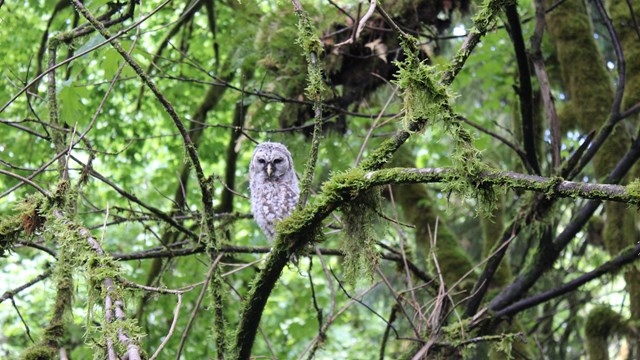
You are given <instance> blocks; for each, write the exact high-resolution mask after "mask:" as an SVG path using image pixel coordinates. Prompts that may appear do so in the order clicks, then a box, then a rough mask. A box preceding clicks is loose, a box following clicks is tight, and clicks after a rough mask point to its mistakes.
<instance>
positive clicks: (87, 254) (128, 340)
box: [48, 209, 141, 359]
mask: <svg viewBox="0 0 640 360" xmlns="http://www.w3.org/2000/svg"><path fill="white" fill-rule="evenodd" d="M49 221H50V226H49V227H48V229H50V231H52V232H54V234H53V235H54V236H56V237H58V238H59V239H58V240H59V241H60V243H61V250H60V252H61V253H62V252H63V251H68V252H69V253H70V254H73V256H72V257H70V258H69V259H68V262H67V263H65V264H64V265H65V268H66V269H68V271H73V270H74V266H81V265H82V266H85V267H86V271H85V273H86V274H87V277H88V281H89V282H90V284H93V285H96V286H90V288H96V287H97V288H98V289H100V291H101V292H100V294H99V295H101V296H104V311H105V321H106V323H105V324H104V333H105V336H106V337H107V344H109V339H111V338H114V337H115V338H117V339H118V340H119V342H120V345H121V346H120V347H122V348H124V349H126V353H127V355H128V357H129V358H130V359H141V356H140V353H141V351H140V347H139V345H138V344H137V341H138V340H139V335H137V334H136V333H137V331H138V329H137V327H136V326H135V325H134V324H132V323H131V321H129V320H126V316H125V306H124V301H123V296H122V293H121V290H120V288H119V286H118V285H116V283H115V282H114V280H113V279H114V278H116V277H117V276H118V272H119V270H118V267H117V265H116V263H115V261H114V260H113V258H111V257H110V256H108V255H106V254H105V252H104V250H103V249H102V245H101V244H100V242H99V241H98V240H97V239H95V238H94V237H93V236H92V235H91V232H90V231H89V230H88V229H86V228H84V227H82V226H79V225H77V224H75V223H73V222H72V221H70V220H68V219H67V218H66V217H65V216H64V215H63V213H62V212H61V211H60V210H57V209H53V210H52V211H51V214H50V219H49ZM60 256H61V255H60ZM91 296H98V295H90V297H91ZM91 301H92V300H90V302H91ZM112 331H113V333H111V332H112ZM113 345H115V344H113ZM108 351H115V350H113V349H108Z"/></svg>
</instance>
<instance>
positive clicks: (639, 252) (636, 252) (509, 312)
mask: <svg viewBox="0 0 640 360" xmlns="http://www.w3.org/2000/svg"><path fill="white" fill-rule="evenodd" d="M639 259H640V244H637V245H635V246H633V247H630V248H628V249H626V250H623V251H622V252H620V254H619V255H618V256H616V257H615V258H613V259H611V260H609V261H607V262H606V263H604V264H602V265H600V266H598V267H597V268H595V269H594V270H591V271H589V272H587V273H585V274H582V275H580V276H579V277H577V278H575V279H573V280H571V281H569V282H567V283H565V284H562V285H560V286H558V287H556V288H554V289H551V290H548V291H545V292H543V293H540V294H537V295H534V296H531V297H528V298H526V299H522V300H519V301H517V302H514V303H513V304H511V305H509V306H505V307H503V308H502V309H500V310H498V311H496V312H495V314H494V316H495V317H496V318H500V317H511V316H513V315H515V314H517V313H519V312H521V311H524V310H526V309H530V308H532V307H534V306H536V305H539V304H542V303H544V302H547V301H549V300H551V299H555V298H558V297H560V296H562V295H565V294H567V293H570V292H572V291H574V290H576V289H578V288H579V287H581V286H582V285H584V284H586V283H588V282H590V281H592V280H595V279H598V278H600V277H602V276H604V275H606V274H614V273H616V272H617V271H619V270H620V269H622V268H623V267H624V266H626V265H628V264H631V263H633V262H635V261H637V260H639ZM494 310H495V309H494Z"/></svg>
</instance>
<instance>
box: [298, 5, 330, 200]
mask: <svg viewBox="0 0 640 360" xmlns="http://www.w3.org/2000/svg"><path fill="white" fill-rule="evenodd" d="M293 6H294V8H295V13H296V16H297V17H298V41H297V42H298V45H300V47H302V50H303V52H304V56H305V58H306V60H307V72H308V73H307V87H306V89H305V91H306V95H307V97H308V98H309V99H311V101H313V111H314V114H313V119H314V125H313V137H312V140H311V149H310V150H309V156H308V158H307V164H306V166H305V169H304V174H303V175H302V179H301V181H300V199H299V201H298V204H297V208H298V209H301V208H302V207H304V205H305V204H306V202H307V197H308V196H309V191H310V188H311V182H312V181H313V174H314V172H315V168H316V162H317V161H318V148H319V146H320V138H321V136H322V134H321V132H322V92H323V90H324V84H323V82H322V66H321V64H320V61H319V58H318V57H319V55H320V53H321V52H322V43H321V42H320V38H318V36H317V35H316V33H315V29H314V28H313V26H311V23H310V22H309V15H308V14H307V12H306V11H304V10H303V9H302V5H301V4H300V2H298V1H296V0H293Z"/></svg>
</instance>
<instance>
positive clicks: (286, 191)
mask: <svg viewBox="0 0 640 360" xmlns="http://www.w3.org/2000/svg"><path fill="white" fill-rule="evenodd" d="M292 185H295V184H287V183H285V182H281V181H265V182H264V183H262V184H260V186H255V184H252V186H251V198H252V201H251V211H252V212H253V216H254V218H255V220H256V222H257V223H258V225H259V226H260V228H261V229H262V231H264V233H265V234H266V235H267V237H268V238H269V239H272V238H273V237H274V236H275V225H276V224H277V223H278V222H279V221H280V220H282V219H284V218H286V217H287V216H289V215H291V212H292V211H293V209H294V208H295V207H296V203H297V202H298V197H299V194H298V189H297V188H295V189H294V188H292ZM258 199H259V201H257V200H258Z"/></svg>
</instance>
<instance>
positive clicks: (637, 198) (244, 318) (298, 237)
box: [234, 169, 640, 359]
mask: <svg viewBox="0 0 640 360" xmlns="http://www.w3.org/2000/svg"><path fill="white" fill-rule="evenodd" d="M484 176H485V178H482V179H483V180H484V181H485V183H484V185H485V186H491V185H504V186H508V187H512V188H524V189H529V190H534V191H540V192H544V193H545V194H547V195H548V196H591V197H598V198H602V197H603V196H605V195H603V194H609V193H610V195H606V196H608V197H607V198H617V199H620V197H622V195H620V194H621V193H623V192H624V193H625V194H627V195H626V197H625V201H629V202H631V203H640V194H636V193H634V192H633V191H631V192H630V193H629V192H625V191H624V189H625V188H624V187H621V188H606V187H605V188H604V189H607V190H603V188H601V186H603V185H594V186H595V188H589V186H590V185H589V184H579V183H572V182H564V181H559V179H558V178H543V177H538V176H530V175H523V174H515V173H509V172H494V173H486V174H484ZM455 177H456V175H455V173H453V172H452V171H451V170H447V169H385V170H379V171H372V172H364V171H362V170H360V169H353V170H351V171H349V172H346V173H343V174H338V175H335V176H334V177H333V178H332V180H330V181H328V182H327V183H326V184H325V185H324V186H323V192H322V195H320V196H319V197H318V199H317V201H316V202H315V203H314V204H313V205H312V206H308V207H306V208H304V209H302V210H297V211H295V212H294V213H293V214H292V215H291V216H290V217H289V218H287V219H285V220H283V221H282V222H281V223H280V224H279V225H278V234H279V235H278V238H277V239H276V242H275V246H274V249H273V252H272V254H271V256H269V258H268V260H267V262H266V264H265V266H264V268H263V270H262V272H261V273H260V275H259V276H258V278H257V280H256V282H255V283H254V284H253V286H252V287H251V292H250V294H249V296H248V298H247V299H248V300H247V302H246V303H245V307H244V309H243V311H242V315H241V321H240V325H239V328H238V332H237V334H236V340H235V346H234V348H235V349H236V351H238V353H236V354H235V356H236V357H238V358H241V359H244V358H248V357H249V356H250V354H251V347H252V345H253V341H254V339H255V335H256V331H257V329H258V324H259V322H260V317H261V315H262V311H263V309H264V306H265V304H266V301H267V299H268V297H269V294H270V293H271V290H272V289H273V286H274V285H275V282H276V281H277V280H278V278H279V276H280V273H281V272H282V269H283V267H284V266H285V265H286V263H287V261H288V258H289V256H290V254H291V253H293V252H296V251H298V250H299V249H301V248H302V247H303V246H305V245H306V244H308V243H309V242H311V241H313V240H314V239H315V234H316V232H317V231H318V226H319V225H320V223H321V221H322V220H323V219H324V218H326V217H327V216H328V215H329V214H330V213H331V212H332V211H333V210H335V209H336V208H337V207H338V206H340V204H343V203H346V202H348V201H352V200H353V199H355V198H356V197H357V196H358V195H359V194H360V193H361V192H362V191H366V190H367V189H370V188H371V187H374V186H379V185H386V184H392V183H422V182H439V181H445V180H447V181H450V180H452V179H454V178H455ZM632 194H635V195H632ZM631 199H633V200H631ZM516 233H517V230H516Z"/></svg>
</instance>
